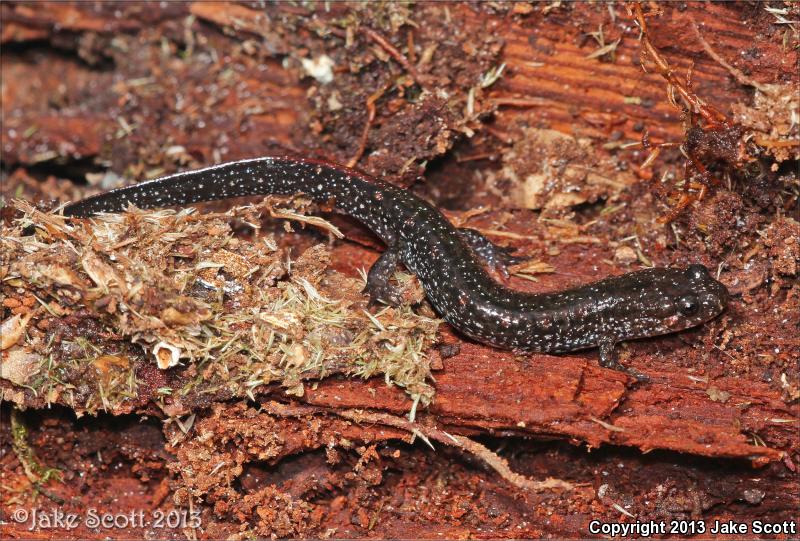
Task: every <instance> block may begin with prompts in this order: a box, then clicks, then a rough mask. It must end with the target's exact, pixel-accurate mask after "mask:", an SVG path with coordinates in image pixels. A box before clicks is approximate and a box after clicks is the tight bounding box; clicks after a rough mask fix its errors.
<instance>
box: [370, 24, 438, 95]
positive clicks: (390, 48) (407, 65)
mask: <svg viewBox="0 0 800 541" xmlns="http://www.w3.org/2000/svg"><path fill="white" fill-rule="evenodd" d="M361 31H362V32H363V33H364V34H365V35H366V36H367V37H368V38H370V39H371V40H372V41H374V42H375V43H377V44H378V45H380V46H381V48H382V49H383V50H384V51H386V52H387V53H389V56H391V57H392V58H394V59H395V60H397V62H398V63H399V64H400V65H401V66H403V69H404V70H406V71H407V72H408V74H409V75H411V78H412V79H414V82H415V83H417V84H418V85H419V86H421V87H422V88H425V85H423V84H422V81H421V80H420V77H419V72H417V68H415V67H414V66H413V65H412V64H411V62H409V61H408V59H407V58H406V57H405V55H403V53H401V52H400V51H398V50H397V48H396V47H395V46H394V45H392V44H391V43H389V41H388V40H387V39H386V38H384V37H383V36H381V35H380V34H379V33H377V32H376V31H375V30H373V29H371V28H367V27H366V26H362V27H361Z"/></svg>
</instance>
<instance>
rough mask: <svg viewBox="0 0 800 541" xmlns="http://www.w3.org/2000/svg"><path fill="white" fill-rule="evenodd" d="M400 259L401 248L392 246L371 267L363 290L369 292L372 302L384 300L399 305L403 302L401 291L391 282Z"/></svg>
mask: <svg viewBox="0 0 800 541" xmlns="http://www.w3.org/2000/svg"><path fill="white" fill-rule="evenodd" d="M399 259H400V250H399V249H398V248H397V247H396V246H390V247H389V248H387V249H386V251H385V252H383V254H381V256H380V257H379V258H378V260H377V261H376V262H375V263H374V264H373V265H372V267H370V269H369V272H368V273H367V285H366V287H365V288H364V291H363V292H364V293H369V302H370V303H371V304H373V303H376V302H382V303H384V304H388V305H389V306H398V305H399V304H400V303H401V302H402V298H401V295H400V292H399V291H398V289H397V288H396V287H395V286H393V285H392V284H391V283H390V282H389V280H390V279H391V278H392V275H393V274H394V272H395V271H396V270H397V263H398V261H399Z"/></svg>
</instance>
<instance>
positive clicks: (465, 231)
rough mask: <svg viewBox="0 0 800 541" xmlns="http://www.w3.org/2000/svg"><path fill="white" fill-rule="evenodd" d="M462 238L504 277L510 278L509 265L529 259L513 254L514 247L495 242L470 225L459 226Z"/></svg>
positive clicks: (489, 265) (487, 264) (488, 265)
mask: <svg viewBox="0 0 800 541" xmlns="http://www.w3.org/2000/svg"><path fill="white" fill-rule="evenodd" d="M458 232H459V233H460V234H461V238H462V239H464V241H465V242H466V243H467V244H468V245H469V247H470V248H472V250H473V251H474V252H475V253H476V254H477V255H478V257H480V258H481V259H482V260H483V262H484V263H485V264H486V266H487V267H490V268H492V269H495V270H496V271H498V272H499V273H500V274H501V275H502V276H503V278H508V267H510V266H511V265H516V264H518V263H522V262H524V261H527V260H528V258H527V257H519V256H515V255H511V252H513V251H514V249H513V248H506V247H505V246H500V245H498V244H495V243H493V242H492V241H490V240H489V239H487V238H486V237H485V236H484V235H483V234H482V233H481V232H480V231H477V230H475V229H470V228H468V227H462V228H459V230H458Z"/></svg>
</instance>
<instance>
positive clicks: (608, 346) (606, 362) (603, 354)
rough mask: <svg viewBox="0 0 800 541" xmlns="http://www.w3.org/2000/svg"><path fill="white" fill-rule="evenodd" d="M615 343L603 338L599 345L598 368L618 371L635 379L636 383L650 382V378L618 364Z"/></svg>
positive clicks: (612, 340)
mask: <svg viewBox="0 0 800 541" xmlns="http://www.w3.org/2000/svg"><path fill="white" fill-rule="evenodd" d="M616 345H617V342H616V340H614V339H613V338H604V339H603V340H602V341H601V342H600V343H599V344H598V347H599V348H600V366H602V367H603V368H610V369H612V370H618V371H620V372H623V373H625V374H628V375H629V376H631V377H633V378H635V379H636V381H640V382H641V381H650V378H649V377H647V376H646V375H644V374H642V373H641V372H639V371H637V370H634V369H633V368H628V367H627V366H624V365H623V364H622V363H620V362H619V359H617V350H616Z"/></svg>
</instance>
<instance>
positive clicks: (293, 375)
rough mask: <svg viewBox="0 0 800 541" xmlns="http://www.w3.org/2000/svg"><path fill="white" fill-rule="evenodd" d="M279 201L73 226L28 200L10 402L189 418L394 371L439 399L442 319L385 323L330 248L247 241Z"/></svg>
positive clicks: (12, 267)
mask: <svg viewBox="0 0 800 541" xmlns="http://www.w3.org/2000/svg"><path fill="white" fill-rule="evenodd" d="M273 203H274V202H273V201H272V200H266V201H265V202H264V203H262V204H260V205H257V206H248V207H241V208H235V209H233V210H231V211H229V212H227V213H224V214H203V215H199V214H196V213H195V212H194V211H193V210H192V209H187V210H182V211H179V212H174V211H166V210H165V211H156V212H151V211H148V212H145V211H140V210H136V209H131V210H129V211H128V212H125V213H121V214H110V215H104V216H100V217H97V218H94V219H92V220H85V221H81V222H76V223H73V224H71V225H70V224H68V223H67V222H66V221H65V220H64V219H63V218H62V217H60V216H58V215H55V214H46V213H42V212H40V211H37V210H35V209H33V208H32V207H31V206H30V205H29V204H28V203H25V202H16V203H14V205H15V206H16V208H17V209H18V210H20V211H22V213H23V215H24V216H23V218H22V219H21V220H18V222H17V224H16V226H15V227H14V228H13V229H11V230H10V231H8V232H7V234H5V235H4V236H3V237H2V239H1V240H0V242H2V250H3V254H2V259H1V260H0V279H1V280H2V296H3V306H4V308H3V310H4V314H3V318H2V319H3V321H4V324H3V325H4V326H6V327H9V328H11V329H14V332H15V335H16V336H17V339H16V340H13V341H11V340H9V341H4V342H8V344H6V343H4V344H3V345H4V348H5V350H4V351H3V358H2V365H0V375H1V376H2V379H0V383H2V385H3V392H4V397H5V398H6V399H8V400H11V401H13V402H15V403H18V404H22V405H41V404H43V403H54V402H57V403H64V404H67V405H69V406H71V407H73V408H74V409H75V410H76V411H78V412H79V413H80V412H82V411H89V412H94V411H96V410H98V409H104V410H106V411H111V412H115V413H119V412H123V411H131V410H133V409H135V408H136V407H139V406H142V405H144V404H146V403H147V402H150V401H156V402H157V403H159V404H160V405H161V406H162V407H164V408H166V409H168V410H169V408H172V410H177V411H180V410H181V409H182V406H181V405H182V404H191V403H196V402H198V401H200V398H201V397H206V398H209V397H211V398H231V397H249V398H254V396H255V394H257V393H258V392H259V391H261V390H263V389H264V387H265V386H267V385H269V384H273V383H279V384H281V385H282V386H283V387H285V389H286V392H287V393H291V394H295V395H302V394H303V392H304V383H303V382H304V381H307V380H312V379H320V378H324V377H326V376H329V375H332V374H345V375H352V376H362V377H370V376H373V375H376V374H384V375H385V377H386V381H387V383H393V384H397V385H400V386H402V387H404V388H405V389H406V390H407V392H408V393H409V394H410V395H411V396H412V397H413V398H414V399H415V400H419V401H421V402H422V403H427V402H429V401H430V399H431V397H432V395H433V390H432V388H431V386H430V385H429V384H428V379H429V378H430V366H429V361H428V356H427V355H426V350H427V348H428V347H429V346H430V345H431V344H432V342H433V340H434V339H435V334H436V330H437V328H438V324H439V321H438V320H435V319H432V318H429V317H425V316H423V315H418V314H416V313H415V312H414V311H412V310H411V309H410V308H409V307H408V306H404V307H400V308H397V309H395V308H388V307H387V308H384V309H382V310H379V311H377V312H376V313H374V314H372V313H370V312H369V311H368V307H367V304H366V302H367V299H366V297H365V296H364V295H362V294H361V290H362V289H363V287H364V283H363V281H362V280H359V279H355V278H351V277H347V276H344V275H342V274H339V273H336V272H333V271H331V270H330V269H328V266H329V259H330V254H329V251H328V248H327V247H326V246H325V245H322V244H319V245H316V246H313V247H312V248H310V249H308V250H307V251H305V252H304V253H302V254H301V255H300V256H299V257H298V258H297V259H296V260H294V261H290V260H289V258H288V256H287V253H286V252H285V251H284V250H283V249H280V248H279V247H278V245H277V243H276V241H275V239H274V238H273V237H272V236H266V237H259V236H258V235H256V237H255V239H254V240H252V241H245V240H242V239H239V238H235V237H234V235H233V233H232V231H231V228H230V225H229V223H230V222H231V221H233V220H238V221H240V222H245V223H249V224H260V222H261V214H262V213H263V214H269V213H272V212H275V211H274V209H273V208H272V207H273ZM295 206H297V205H295ZM296 210H297V209H295V210H293V211H292V213H294V212H295V211H296ZM300 210H302V209H300ZM284 214H285V213H284ZM28 226H34V227H35V234H33V235H24V234H23V229H24V228H26V227H28ZM256 227H257V226H256ZM30 297H33V298H34V299H35V300H36V302H34V303H31V302H27V303H26V302H25V301H26V299H29V298H30ZM12 318H13V319H12ZM176 404H177V405H176Z"/></svg>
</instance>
